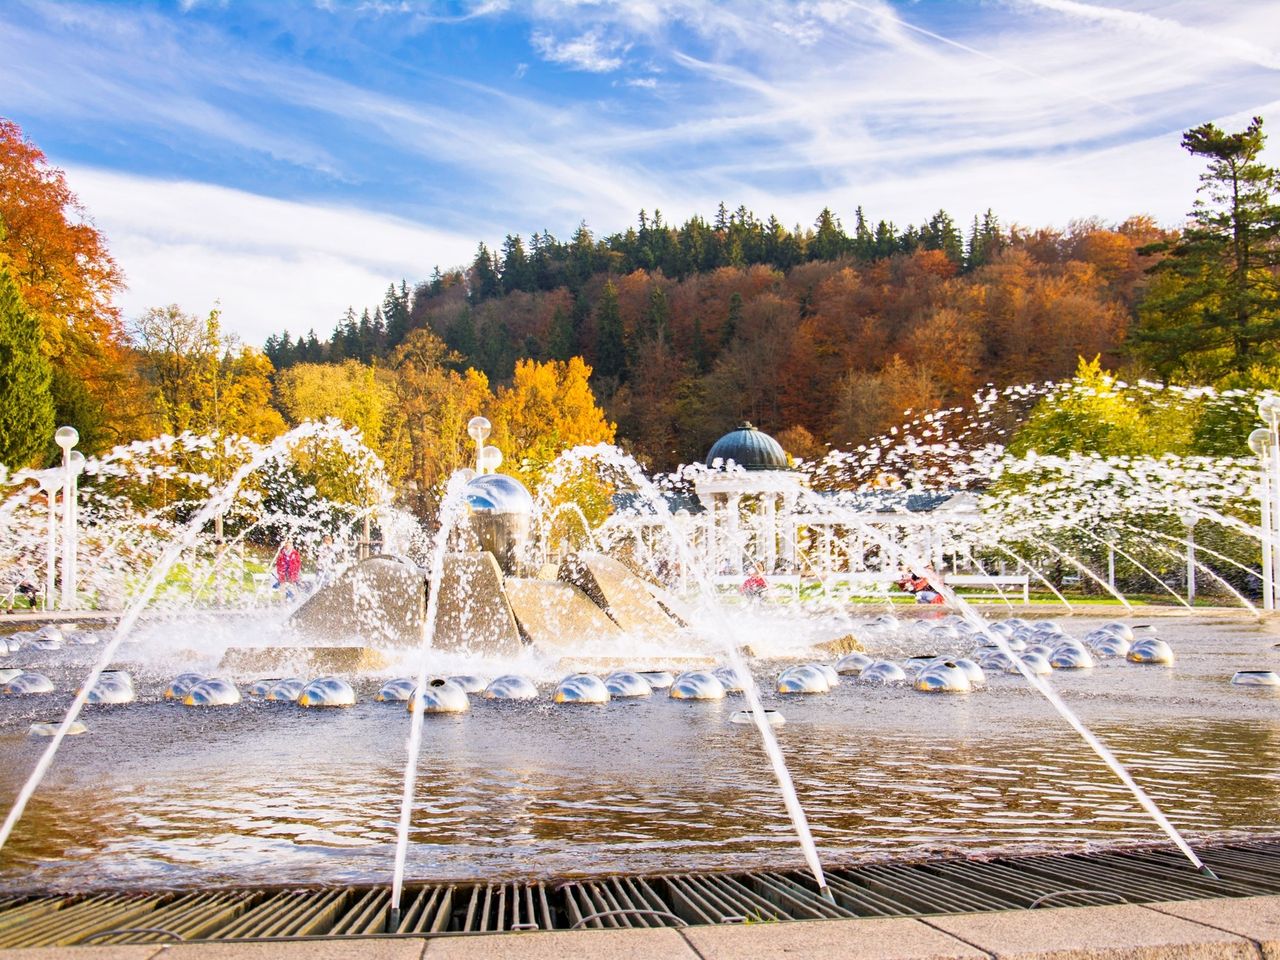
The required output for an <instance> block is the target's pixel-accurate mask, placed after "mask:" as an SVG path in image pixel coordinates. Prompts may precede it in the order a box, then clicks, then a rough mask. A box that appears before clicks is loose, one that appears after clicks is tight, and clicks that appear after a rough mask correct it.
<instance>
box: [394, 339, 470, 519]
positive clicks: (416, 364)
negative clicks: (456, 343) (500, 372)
mask: <svg viewBox="0 0 1280 960" xmlns="http://www.w3.org/2000/svg"><path fill="white" fill-rule="evenodd" d="M459 359H460V358H459V357H458V355H457V354H454V353H451V352H450V351H449V348H448V347H447V346H446V345H445V343H444V341H443V340H441V339H440V338H439V337H437V336H436V335H435V334H433V333H432V332H431V331H430V330H427V329H418V330H414V331H412V332H411V333H410V334H409V335H408V336H407V337H406V338H405V340H404V342H403V343H402V344H401V345H400V346H399V347H398V348H397V349H396V351H395V353H393V354H392V357H391V362H390V364H389V367H388V379H387V384H388V386H389V387H390V389H391V391H392V392H393V394H394V396H395V403H396V407H397V409H398V410H399V412H400V419H399V424H400V425H401V428H402V429H403V430H404V432H405V437H406V440H407V443H408V447H409V450H410V456H411V462H410V466H409V469H408V471H407V474H406V476H407V477H409V478H410V479H412V480H413V482H414V484H415V485H416V489H417V493H418V496H417V498H416V501H417V502H416V504H415V506H417V507H418V508H419V509H420V510H421V511H422V512H424V513H432V512H434V510H435V509H436V508H437V507H438V505H439V498H440V496H441V495H442V494H443V492H444V487H445V483H446V482H447V481H448V478H449V476H450V475H451V474H452V473H453V472H454V471H455V470H457V469H459V468H461V467H465V466H471V465H472V464H473V463H474V457H475V450H474V446H473V444H472V442H471V440H470V438H469V437H468V436H467V421H468V420H470V419H471V418H472V417H474V416H477V415H480V414H484V415H488V414H489V412H490V410H491V408H492V406H493V394H491V393H490V392H489V381H488V378H487V377H485V375H484V374H483V373H481V372H480V371H478V370H473V369H468V370H466V372H465V373H459V372H457V371H455V370H453V369H450V366H449V365H450V364H453V363H456V362H457V361H458V360H459Z"/></svg>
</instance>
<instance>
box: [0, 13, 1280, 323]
mask: <svg viewBox="0 0 1280 960" xmlns="http://www.w3.org/2000/svg"><path fill="white" fill-rule="evenodd" d="M1277 107H1280V0H1105V2H1103V0H1098V2H1094V0H722V2H711V0H635V2H618V3H606V2H600V0H527V2H518V0H438V2H431V0H402V2H401V0H351V2H342V0H307V2H304V0H182V2H172V3H168V2H160V0H154V2H136V3H131V2H100V3H74V2H37V0H5V2H3V3H0V116H5V117H8V118H10V119H12V120H15V121H17V122H18V123H19V124H20V125H21V126H22V128H23V130H24V131H25V133H26V134H27V136H28V137H30V138H31V139H32V140H33V141H35V143H36V144H37V145H39V146H40V147H41V148H42V149H43V150H44V151H45V153H46V154H47V155H48V156H49V159H50V161H51V162H52V163H53V164H55V165H56V166H58V167H61V168H62V169H63V170H65V171H66V174H67V177H68V181H69V183H70V185H71V187H72V189H73V190H74V191H75V192H76V193H77V194H78V195H79V197H80V199H81V201H82V203H83V204H84V206H85V207H86V208H87V210H88V212H89V214H90V216H91V217H92V219H93V221H94V223H95V224H96V225H97V226H98V227H99V228H100V229H101V230H102V231H103V233H104V234H105V235H106V237H107V240H108V243H109V246H110V249H111V251H112V253H113V254H114V256H115V257H116V259H117V260H118V262H119V263H120V265H121V267H122V268H123V270H124V272H125V275H126V279H127V282H128V289H127V290H126V291H125V292H124V293H123V294H122V296H121V299H120V303H121V306H122V308H123V310H124V313H125V315H126V317H133V316H136V315H138V314H140V313H141V312H142V311H143V310H145V309H146V308H148V307H151V306H157V305H162V304H168V303H177V304H179V305H180V306H182V307H183V308H184V309H186V310H188V311H190V312H196V313H204V312H207V311H208V310H209V309H211V308H212V307H213V306H214V305H215V303H216V304H217V305H218V306H219V307H220V309H221V311H222V321H223V325H224V327H225V328H226V329H228V330H230V331H232V332H234V333H236V334H238V335H239V336H240V337H241V338H243V340H244V341H245V342H247V343H252V344H261V343H262V342H263V340H264V339H265V338H266V336H267V335H268V334H270V333H272V332H277V331H280V330H283V329H288V330H290V331H292V332H293V333H295V334H297V333H301V332H304V331H306V330H308V329H310V328H314V329H316V330H317V332H318V333H319V334H320V336H321V337H322V338H323V337H324V336H325V335H326V334H327V333H328V332H329V331H331V330H332V328H333V326H334V324H335V323H336V322H337V321H338V320H339V319H340V318H341V316H342V314H343V312H344V311H345V309H346V307H347V306H348V305H353V306H355V308H356V309H357V311H359V310H360V309H362V308H363V307H365V306H369V307H372V306H374V305H375V304H377V303H378V302H380V300H381V298H382V294H383V292H384V291H385V290H386V287H387V284H388V283H390V282H393V281H394V282H396V283H398V282H399V281H400V280H401V279H404V280H407V281H408V282H409V284H410V285H412V284H414V283H415V282H416V281H419V280H423V279H425V278H427V277H428V276H429V275H430V274H431V271H432V270H433V268H434V267H436V266H437V265H438V266H440V267H442V268H445V269H447V268H449V267H452V266H460V265H464V264H466V263H468V262H470V260H471V259H472V258H473V256H474V254H475V251H476V246H477V244H478V243H479V242H480V241H484V242H486V243H487V244H489V246H490V247H491V248H497V247H499V246H500V245H501V242H502V239H503V237H504V236H505V235H507V234H509V233H519V234H522V235H524V236H525V237H528V235H529V234H530V233H533V232H540V231H542V230H543V229H546V230H548V231H550V232H551V233H552V234H553V235H555V236H558V237H562V238H564V237H567V236H569V235H570V234H571V233H572V231H573V230H574V229H575V228H576V227H577V226H578V224H579V223H580V222H582V221H585V222H586V223H587V224H588V226H589V227H590V228H591V229H592V230H593V232H595V233H596V234H597V235H608V234H610V233H614V232H618V231H621V230H624V229H625V228H626V227H627V226H628V225H631V224H634V223H635V221H636V218H637V215H638V213H639V211H640V210H642V209H644V210H647V211H650V212H652V211H653V210H654V209H655V208H656V209H659V210H661V212H662V214H663V217H664V219H666V220H667V221H668V222H681V221H683V220H684V219H685V218H687V217H688V216H690V215H692V214H695V213H700V214H702V215H704V216H707V217H710V216H712V215H713V214H714V212H715V209H716V206H717V205H718V204H719V202H720V201H722V200H723V201H724V202H725V203H726V204H727V205H728V206H729V207H730V209H732V208H735V207H737V206H738V205H739V204H745V205H746V206H747V208H748V209H750V210H753V211H754V212H755V213H756V214H757V215H759V216H761V217H762V218H763V217H768V216H769V215H770V214H776V215H777V216H778V217H779V219H781V220H782V221H783V222H784V223H786V224H796V223H799V224H804V225H810V224H812V223H813V221H814V219H815V218H816V216H817V214H818V212H819V211H820V210H821V209H822V208H823V207H828V206H829V207H830V208H831V209H832V210H833V211H834V212H835V213H836V214H837V215H838V216H840V217H841V218H842V219H843V220H844V221H845V222H846V223H851V222H852V219H853V213H854V210H855V208H856V207H857V206H858V205H861V206H862V207H863V209H864V210H865V211H866V214H867V216H868V217H869V218H871V219H872V220H873V221H874V220H878V219H880V218H885V219H890V220H893V221H895V222H896V223H897V224H899V225H900V226H903V225H906V224H908V223H920V222H922V221H924V220H926V219H927V218H928V217H929V215H930V214H932V213H933V212H934V211H935V210H938V209H940V208H942V209H946V210H947V211H948V212H950V213H951V215H952V216H953V217H954V218H955V219H956V220H957V221H959V222H961V223H962V224H963V223H967V222H968V221H969V220H970V219H971V218H972V217H973V216H974V214H976V213H980V212H982V211H985V210H986V209H987V208H991V209H993V210H994V211H995V212H996V214H997V215H998V216H999V217H1000V219H1001V221H1002V222H1004V223H1006V224H1009V223H1017V224H1020V225H1023V226H1027V227H1040V226H1055V227H1060V228H1061V227H1066V226H1067V225H1068V224H1069V223H1070V221H1072V220H1074V219H1079V218H1084V217H1099V218H1101V219H1102V220H1104V221H1107V222H1119V221H1122V220H1124V219H1125V218H1126V217H1128V216H1131V215H1134V214H1149V215H1151V216H1154V217H1155V218H1156V219H1157V220H1159V221H1160V222H1161V223H1164V224H1168V225H1177V224H1179V223H1181V222H1182V221H1183V219H1184V218H1185V216H1186V214H1187V212H1188V211H1189V210H1190V208H1191V204H1192V202H1193V200H1194V197H1195V190H1196V186H1197V177H1198V175H1199V173H1200V171H1201V169H1202V164H1200V163H1199V162H1198V161H1196V160H1194V159H1193V158H1191V157H1189V156H1188V155H1187V154H1186V153H1185V152H1184V151H1183V150H1181V149H1180V147H1179V139H1180V136H1181V133H1182V131H1184V130H1186V129H1188V128H1190V127H1192V126H1196V125H1198V124H1200V123H1204V122H1206V121H1213V122H1216V123H1218V124H1219V125H1221V126H1224V127H1227V128H1229V129H1238V128H1240V127H1242V126H1243V125H1244V124H1245V123H1247V122H1248V119H1249V118H1250V117H1251V116H1254V115H1261V116H1263V117H1264V118H1267V119H1269V120H1274V123H1275V124H1276V125H1277V126H1280V109H1277ZM1267 156H1268V159H1269V161H1270V162H1272V163H1280V137H1278V138H1276V140H1275V142H1274V143H1273V144H1272V145H1270V146H1269V148H1268V155H1267Z"/></svg>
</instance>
